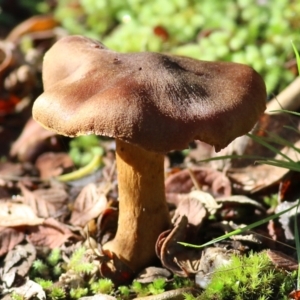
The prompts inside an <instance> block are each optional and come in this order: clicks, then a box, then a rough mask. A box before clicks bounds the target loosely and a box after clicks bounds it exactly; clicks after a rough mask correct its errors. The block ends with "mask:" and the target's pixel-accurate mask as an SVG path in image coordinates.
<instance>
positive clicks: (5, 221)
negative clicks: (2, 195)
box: [0, 200, 44, 227]
mask: <svg viewBox="0 0 300 300" xmlns="http://www.w3.org/2000/svg"><path fill="white" fill-rule="evenodd" d="M43 221H44V219H43V218H38V217H37V216H36V214H35V213H34V211H33V210H32V208H31V207H30V206H28V205H26V204H23V203H14V202H12V201H11V200H7V201H0V226H3V227H16V226H34V225H38V224H42V223H43Z"/></svg>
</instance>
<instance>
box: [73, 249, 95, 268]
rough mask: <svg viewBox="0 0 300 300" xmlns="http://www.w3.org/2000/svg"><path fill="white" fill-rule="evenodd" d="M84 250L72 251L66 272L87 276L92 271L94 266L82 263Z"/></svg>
mask: <svg viewBox="0 0 300 300" xmlns="http://www.w3.org/2000/svg"><path fill="white" fill-rule="evenodd" d="M85 252H86V249H85V248H84V247H80V248H78V249H76V250H75V251H74V253H73V254H72V256H71V258H70V261H69V263H68V266H67V270H73V271H74V272H75V273H85V274H89V273H91V272H92V271H93V270H94V265H93V264H92V263H90V262H86V261H84V254H85Z"/></svg>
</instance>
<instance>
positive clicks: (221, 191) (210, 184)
mask: <svg viewBox="0 0 300 300" xmlns="http://www.w3.org/2000/svg"><path fill="white" fill-rule="evenodd" d="M190 172H192V176H193V177H194V179H195V180H196V181H197V183H198V184H199V186H200V187H201V190H203V191H205V192H209V193H210V194H212V195H213V196H214V197H217V196H228V195H230V194H231V183H230V181H229V179H228V178H227V177H226V175H225V174H224V173H222V172H220V171H217V170H214V169H212V168H209V167H193V168H190V170H188V169H184V170H181V171H179V172H177V173H175V174H172V175H170V176H169V177H167V179H166V180H165V187H166V193H167V194H168V193H189V192H191V190H192V188H193V187H194V186H195V184H194V182H193V178H192V177H191V173H190Z"/></svg>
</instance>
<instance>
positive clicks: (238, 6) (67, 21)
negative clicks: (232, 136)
mask: <svg viewBox="0 0 300 300" xmlns="http://www.w3.org/2000/svg"><path fill="white" fill-rule="evenodd" d="M212 12H213V13H212ZM299 14H300V4H299V3H298V1H292V0H274V1H260V2H257V1H256V0H228V1H210V0H204V1H201V2H199V1H198V0H173V1H164V2H162V1H160V0H153V1H141V0H128V1H122V0H103V1H97V0H81V1H79V0H62V1H59V2H58V5H57V8H56V9H55V17H56V18H57V19H58V20H59V21H60V22H61V23H62V26H63V27H64V28H66V29H67V30H68V31H69V32H70V33H71V34H82V35H85V36H89V37H92V38H96V39H101V40H102V41H103V43H104V44H105V45H106V46H108V47H109V48H112V49H114V50H116V51H121V52H136V51H145V50H148V51H157V52H172V53H173V54H179V55H186V56H191V57H195V58H198V59H202V60H225V61H235V62H239V63H245V64H249V65H251V66H253V67H254V68H255V69H256V70H257V71H258V72H259V73H261V74H262V75H263V77H264V78H265V81H266V84H267V87H268V92H269V93H271V92H276V91H278V90H280V89H281V88H283V87H286V85H287V84H288V83H289V82H291V81H292V79H293V78H294V74H293V73H292V72H291V71H290V70H289V69H288V68H287V67H286V62H288V61H290V60H291V58H292V55H293V54H292V51H291V49H290V48H289V47H286V45H287V44H289V42H290V40H296V39H297V36H298V28H299V26H300V24H299V19H298V18H297V17H296V16H297V15H299ZM299 46H300V45H299V43H298V42H297V44H296V47H298V49H299Z"/></svg>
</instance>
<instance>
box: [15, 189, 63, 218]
mask: <svg viewBox="0 0 300 300" xmlns="http://www.w3.org/2000/svg"><path fill="white" fill-rule="evenodd" d="M19 186H20V188H21V191H22V194H23V196H24V197H23V198H22V200H23V203H25V204H27V205H29V206H30V207H31V208H32V210H33V211H34V213H35V214H36V215H37V216H39V217H42V218H50V217H58V216H60V215H62V213H63V212H65V210H66V208H67V202H68V194H67V192H66V191H65V189H63V188H61V187H58V186H57V187H50V188H47V189H38V190H35V191H33V192H32V191H30V190H28V189H27V188H26V187H25V186H24V185H23V184H22V183H19Z"/></svg>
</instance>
